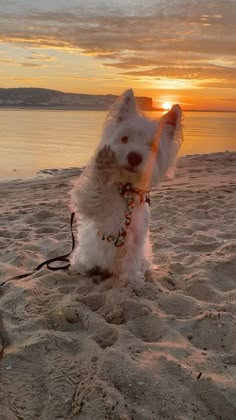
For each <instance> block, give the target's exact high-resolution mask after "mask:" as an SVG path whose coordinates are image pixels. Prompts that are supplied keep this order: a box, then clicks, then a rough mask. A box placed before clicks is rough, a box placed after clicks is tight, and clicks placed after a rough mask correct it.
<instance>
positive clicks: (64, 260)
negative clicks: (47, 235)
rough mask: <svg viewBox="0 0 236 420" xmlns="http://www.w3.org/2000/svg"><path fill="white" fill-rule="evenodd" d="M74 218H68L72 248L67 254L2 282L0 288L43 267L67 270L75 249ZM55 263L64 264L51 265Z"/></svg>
mask: <svg viewBox="0 0 236 420" xmlns="http://www.w3.org/2000/svg"><path fill="white" fill-rule="evenodd" d="M74 216H75V213H74V212H73V213H71V218H70V231H71V238H72V247H71V251H70V252H68V253H67V254H64V255H60V256H59V257H54V258H50V259H48V260H46V261H43V262H42V263H40V264H39V265H38V266H37V267H35V268H34V269H33V270H32V271H30V272H29V273H23V274H19V275H17V276H13V277H10V278H9V279H7V280H5V281H3V282H2V283H0V287H1V286H4V284H6V283H7V282H8V281H10V280H20V279H24V278H26V277H29V276H31V275H32V274H34V273H36V272H37V271H39V270H41V268H43V267H44V266H45V265H46V267H47V268H48V269H49V270H51V271H57V270H66V269H67V268H69V266H70V260H69V258H68V257H69V256H70V255H71V254H72V252H73V251H74V248H75V237H74V233H73V221H74ZM57 261H62V262H64V263H66V264H64V265H63V264H62V265H61V264H60V266H57V267H54V266H52V265H51V264H53V263H54V262H57Z"/></svg>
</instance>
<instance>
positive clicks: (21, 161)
mask: <svg viewBox="0 0 236 420" xmlns="http://www.w3.org/2000/svg"><path fill="white" fill-rule="evenodd" d="M147 114H148V115H150V116H151V117H153V118H157V119H159V118H160V117H161V115H162V114H163V113H162V112H148V113H147ZM105 116H106V112H103V111H76V110H73V111H72V110H41V109H40V110H39V109H30V110H29V109H27V110H26V109H0V130H1V135H0V180H7V179H22V178H28V177H32V176H35V175H37V174H38V173H39V172H40V171H42V170H43V169H53V168H57V169H64V168H71V167H83V166H84V165H86V163H87V162H88V160H89V159H90V157H91V156H92V154H93V152H94V150H95V148H96V146H97V144H98V142H99V138H100V135H101V131H102V125H103V121H104V119H105ZM183 125H184V143H183V146H182V148H181V151H180V153H179V156H184V155H191V154H202V153H213V152H224V151H226V150H230V151H231V150H236V113H230V112H228V113H227V112H186V113H185V115H184V121H183Z"/></svg>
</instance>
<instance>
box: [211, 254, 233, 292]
mask: <svg viewBox="0 0 236 420" xmlns="http://www.w3.org/2000/svg"><path fill="white" fill-rule="evenodd" d="M209 277H210V280H211V284H212V285H213V286H214V287H216V289H218V290H220V291H221V292H228V291H230V290H234V289H236V259H232V260H231V261H222V262H220V263H219V264H216V265H215V266H213V267H212V268H211V271H210V275H209Z"/></svg>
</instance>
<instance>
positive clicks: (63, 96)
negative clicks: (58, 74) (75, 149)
mask: <svg viewBox="0 0 236 420" xmlns="http://www.w3.org/2000/svg"><path fill="white" fill-rule="evenodd" d="M116 98H117V96H116V95H89V94H82V93H64V92H60V91H58V90H51V89H43V88H9V89H3V88H0V107H4V108H5V107H9V108H16V107H17V108H40V109H41V108H42V109H44V108H45V109H78V110H93V111H96V110H98V111H100V110H101V111H102V110H107V109H108V108H109V106H111V104H112V103H113V102H114V101H115V100H116ZM137 102H138V106H139V108H140V109H142V110H144V111H154V110H157V109H156V108H154V107H153V104H152V98H148V97H144V96H142V97H137Z"/></svg>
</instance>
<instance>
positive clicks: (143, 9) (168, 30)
mask: <svg viewBox="0 0 236 420" xmlns="http://www.w3.org/2000/svg"><path fill="white" fill-rule="evenodd" d="M235 22H236V0H40V1H39V0H0V87H2V88H8V87H42V88H48V89H56V90H60V91H63V92H75V93H90V94H120V93H121V92H122V91H123V90H124V89H127V88H133V89H134V91H135V94H136V95H137V96H151V97H152V98H153V104H154V105H155V106H156V107H159V106H162V105H163V103H170V104H171V103H176V102H178V103H180V104H181V105H182V107H183V108H184V109H186V110H188V109H206V110H207V109H214V110H236V23H235Z"/></svg>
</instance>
